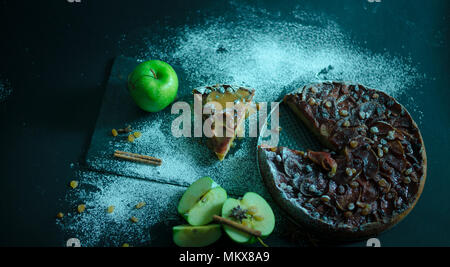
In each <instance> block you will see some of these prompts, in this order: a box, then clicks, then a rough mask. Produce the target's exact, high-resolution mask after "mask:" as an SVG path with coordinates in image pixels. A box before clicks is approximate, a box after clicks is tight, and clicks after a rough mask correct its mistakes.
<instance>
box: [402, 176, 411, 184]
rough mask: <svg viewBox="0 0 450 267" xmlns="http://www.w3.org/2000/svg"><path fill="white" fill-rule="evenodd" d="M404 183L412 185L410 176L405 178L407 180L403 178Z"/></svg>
mask: <svg viewBox="0 0 450 267" xmlns="http://www.w3.org/2000/svg"><path fill="white" fill-rule="evenodd" d="M403 183H405V184H409V183H411V178H410V177H409V176H405V178H403Z"/></svg>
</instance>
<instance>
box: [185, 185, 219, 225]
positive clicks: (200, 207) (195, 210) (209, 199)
mask: <svg viewBox="0 0 450 267" xmlns="http://www.w3.org/2000/svg"><path fill="white" fill-rule="evenodd" d="M226 199H227V192H226V191H225V189H223V188H222V187H220V186H219V185H218V184H217V183H216V182H214V180H213V179H211V178H210V177H203V178H200V179H198V180H197V181H195V182H194V183H193V184H191V185H190V186H189V187H188V189H187V190H186V192H184V194H183V196H182V197H181V200H180V203H179V204H178V213H179V214H181V216H183V217H184V218H185V219H186V221H187V222H188V223H189V224H190V225H193V226H200V225H205V224H208V223H210V222H212V220H213V215H220V214H221V212H222V205H223V203H224V202H225V200H226Z"/></svg>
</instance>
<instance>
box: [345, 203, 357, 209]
mask: <svg viewBox="0 0 450 267" xmlns="http://www.w3.org/2000/svg"><path fill="white" fill-rule="evenodd" d="M347 208H348V210H353V209H354V208H355V204H353V203H350V204H348V206H347Z"/></svg>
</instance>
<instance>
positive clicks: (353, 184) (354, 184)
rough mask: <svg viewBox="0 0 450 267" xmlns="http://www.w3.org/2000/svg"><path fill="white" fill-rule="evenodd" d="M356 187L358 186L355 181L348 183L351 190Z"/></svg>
mask: <svg viewBox="0 0 450 267" xmlns="http://www.w3.org/2000/svg"><path fill="white" fill-rule="evenodd" d="M358 186H359V183H358V182H357V181H353V182H351V183H350V187H351V188H353V189H355V188H357V187H358Z"/></svg>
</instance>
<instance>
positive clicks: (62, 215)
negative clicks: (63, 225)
mask: <svg viewBox="0 0 450 267" xmlns="http://www.w3.org/2000/svg"><path fill="white" fill-rule="evenodd" d="M63 217H64V213H62V212H59V213H58V214H56V218H58V219H62V218H63Z"/></svg>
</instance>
